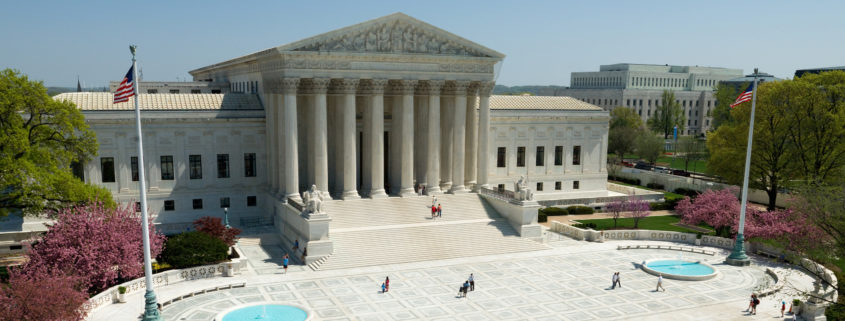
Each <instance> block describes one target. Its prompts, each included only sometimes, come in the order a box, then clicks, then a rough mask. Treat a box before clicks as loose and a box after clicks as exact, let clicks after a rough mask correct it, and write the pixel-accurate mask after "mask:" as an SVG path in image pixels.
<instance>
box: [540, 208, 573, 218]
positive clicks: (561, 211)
mask: <svg viewBox="0 0 845 321" xmlns="http://www.w3.org/2000/svg"><path fill="white" fill-rule="evenodd" d="M541 211H543V212H545V213H546V215H549V216H554V215H568V214H569V212H567V211H566V209H565V208H560V207H546V208H544V209H541Z"/></svg>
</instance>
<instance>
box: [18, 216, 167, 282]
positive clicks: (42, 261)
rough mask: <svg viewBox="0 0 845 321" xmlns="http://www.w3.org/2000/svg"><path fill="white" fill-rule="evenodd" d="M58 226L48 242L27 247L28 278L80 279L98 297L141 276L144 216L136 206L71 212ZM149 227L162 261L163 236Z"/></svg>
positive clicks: (153, 248) (152, 245)
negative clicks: (48, 276)
mask: <svg viewBox="0 0 845 321" xmlns="http://www.w3.org/2000/svg"><path fill="white" fill-rule="evenodd" d="M55 219H56V223H55V224H53V225H52V226H50V228H49V229H48V230H47V233H46V234H45V235H44V237H43V238H42V239H41V240H39V241H37V242H34V243H31V244H28V247H29V249H28V251H27V252H28V254H27V255H28V257H29V261H28V262H27V263H26V265H25V266H24V268H23V270H22V271H23V273H24V274H26V275H27V276H30V277H32V276H34V275H36V273H44V274H48V275H61V274H65V275H70V276H76V277H79V279H80V282H81V284H82V286H83V288H84V289H85V290H86V291H88V292H89V293H96V292H99V291H101V290H103V289H106V288H108V287H109V286H111V285H114V284H116V283H117V282H118V281H119V280H121V279H131V278H136V277H139V276H141V274H143V272H144V268H143V246H142V232H141V227H142V226H141V215H140V214H138V213H136V212H135V211H134V210H133V208H132V206H131V205H127V206H122V207H118V208H115V209H109V208H107V207H105V206H103V205H102V204H91V205H84V206H76V207H69V208H65V209H61V210H59V211H58V212H56V213H55ZM148 224H150V228H149V231H150V253H151V255H152V257H155V256H157V255H158V254H159V253H160V252H161V249H162V244H163V243H164V236H163V235H161V234H160V233H158V232H157V231H156V229H155V227H154V226H153V224H152V219H151V220H150V221H149V222H148Z"/></svg>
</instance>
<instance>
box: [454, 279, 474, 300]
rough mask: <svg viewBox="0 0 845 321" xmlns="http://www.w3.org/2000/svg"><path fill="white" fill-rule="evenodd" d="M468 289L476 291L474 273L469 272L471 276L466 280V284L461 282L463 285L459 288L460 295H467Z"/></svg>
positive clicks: (463, 296) (462, 296)
mask: <svg viewBox="0 0 845 321" xmlns="http://www.w3.org/2000/svg"><path fill="white" fill-rule="evenodd" d="M468 291H475V276H473V275H472V273H470V274H469V278H468V279H467V280H466V281H464V284H461V287H460V288H458V297H461V298H465V297H467V292H468Z"/></svg>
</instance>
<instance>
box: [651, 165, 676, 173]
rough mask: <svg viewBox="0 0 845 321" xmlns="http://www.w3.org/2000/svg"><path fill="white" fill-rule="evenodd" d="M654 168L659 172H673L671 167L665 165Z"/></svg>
mask: <svg viewBox="0 0 845 321" xmlns="http://www.w3.org/2000/svg"><path fill="white" fill-rule="evenodd" d="M652 170H653V171H655V172H658V173H663V174H671V173H672V171H671V170H670V169H668V168H666V167H663V166H654V168H653V169H652Z"/></svg>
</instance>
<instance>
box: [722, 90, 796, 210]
mask: <svg viewBox="0 0 845 321" xmlns="http://www.w3.org/2000/svg"><path fill="white" fill-rule="evenodd" d="M757 91H758V92H757V105H756V108H757V110H756V116H755V117H756V118H755V122H754V142H753V146H752V147H751V150H752V153H751V171H750V176H749V181H748V182H749V186H750V187H751V188H755V189H759V190H763V191H765V192H766V194H767V195H768V197H769V204H768V208H769V209H770V210H772V209H774V208H775V204H776V203H777V193H778V190H779V189H781V188H784V187H786V185H787V183H788V182H789V181H791V180H792V179H794V178H795V170H794V166H793V164H792V163H793V162H792V159H791V157H790V153H791V152H790V147H791V142H790V139H789V135H788V134H787V133H788V127H789V126H790V125H791V121H790V119H789V117H788V116H787V115H785V114H784V110H786V109H787V105H788V104H790V102H791V101H792V100H793V99H794V98H795V97H796V95H798V94H799V93H797V92H795V91H792V90H788V88H787V82H785V81H780V82H774V83H765V84H762V85H760V86H759V87H758V90H757ZM731 115H732V117H733V119H735V120H736V121H735V122H730V123H726V124H723V125H722V126H720V127H719V129H717V130H716V132H714V133H713V134H712V135H710V136H709V138H708V140H707V149H709V150H710V160H709V161H708V163H707V166H708V168H709V169H710V170H711V171H712V172H713V173H715V174H716V175H719V176H722V177H723V178H724V179H725V180H727V181H728V183H730V184H735V185H739V184H742V179H743V171H744V168H743V166H744V164H745V151H746V144H747V142H748V123H749V119H750V116H751V104H750V103H744V104H742V105H740V106H737V107H736V108H734V109H733V110H732V111H731Z"/></svg>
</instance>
